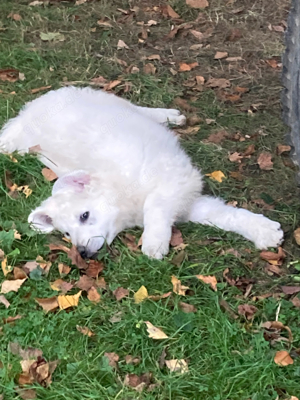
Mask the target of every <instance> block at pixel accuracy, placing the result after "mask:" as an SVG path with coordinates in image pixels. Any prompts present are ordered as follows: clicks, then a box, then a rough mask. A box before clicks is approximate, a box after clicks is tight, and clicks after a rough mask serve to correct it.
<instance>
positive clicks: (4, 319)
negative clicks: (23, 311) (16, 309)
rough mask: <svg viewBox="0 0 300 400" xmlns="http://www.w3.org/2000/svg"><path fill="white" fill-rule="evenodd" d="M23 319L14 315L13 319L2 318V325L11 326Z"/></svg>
mask: <svg viewBox="0 0 300 400" xmlns="http://www.w3.org/2000/svg"><path fill="white" fill-rule="evenodd" d="M21 318H23V316H22V315H16V316H15V317H7V318H3V323H4V324H11V323H13V322H15V321H17V320H18V319H21Z"/></svg>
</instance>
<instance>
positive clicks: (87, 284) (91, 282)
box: [76, 275, 96, 291]
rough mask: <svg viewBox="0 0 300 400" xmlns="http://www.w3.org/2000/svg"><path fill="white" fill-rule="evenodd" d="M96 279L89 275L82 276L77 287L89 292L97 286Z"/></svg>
mask: <svg viewBox="0 0 300 400" xmlns="http://www.w3.org/2000/svg"><path fill="white" fill-rule="evenodd" d="M95 283H96V281H95V279H93V278H90V277H89V276H87V275H82V276H81V277H80V279H79V281H78V282H77V283H76V287H78V288H79V289H81V290H85V291H88V290H89V289H90V288H91V287H92V286H95Z"/></svg>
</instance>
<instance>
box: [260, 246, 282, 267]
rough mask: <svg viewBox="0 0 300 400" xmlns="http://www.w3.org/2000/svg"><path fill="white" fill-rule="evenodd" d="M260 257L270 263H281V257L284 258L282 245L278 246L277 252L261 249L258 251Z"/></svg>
mask: <svg viewBox="0 0 300 400" xmlns="http://www.w3.org/2000/svg"><path fill="white" fill-rule="evenodd" d="M260 257H261V258H262V259H263V260H266V261H268V262H269V263H270V264H272V265H281V264H282V259H283V258H285V254H284V252H283V250H282V247H279V248H278V252H277V253H273V252H272V251H266V250H263V251H262V252H261V253H260Z"/></svg>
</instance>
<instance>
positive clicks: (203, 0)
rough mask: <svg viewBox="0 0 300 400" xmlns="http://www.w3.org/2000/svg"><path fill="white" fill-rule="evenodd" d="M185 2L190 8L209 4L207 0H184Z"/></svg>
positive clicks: (204, 6) (203, 6)
mask: <svg viewBox="0 0 300 400" xmlns="http://www.w3.org/2000/svg"><path fill="white" fill-rule="evenodd" d="M186 4H187V5H188V6H190V7H191V8H206V7H208V6H209V3H208V1H207V0H186Z"/></svg>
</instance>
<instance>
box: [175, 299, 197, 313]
mask: <svg viewBox="0 0 300 400" xmlns="http://www.w3.org/2000/svg"><path fill="white" fill-rule="evenodd" d="M178 306H179V308H180V310H181V311H183V312H185V313H191V312H197V308H196V307H195V306H193V305H192V304H188V303H184V302H183V301H180V302H179V303H178Z"/></svg>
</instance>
